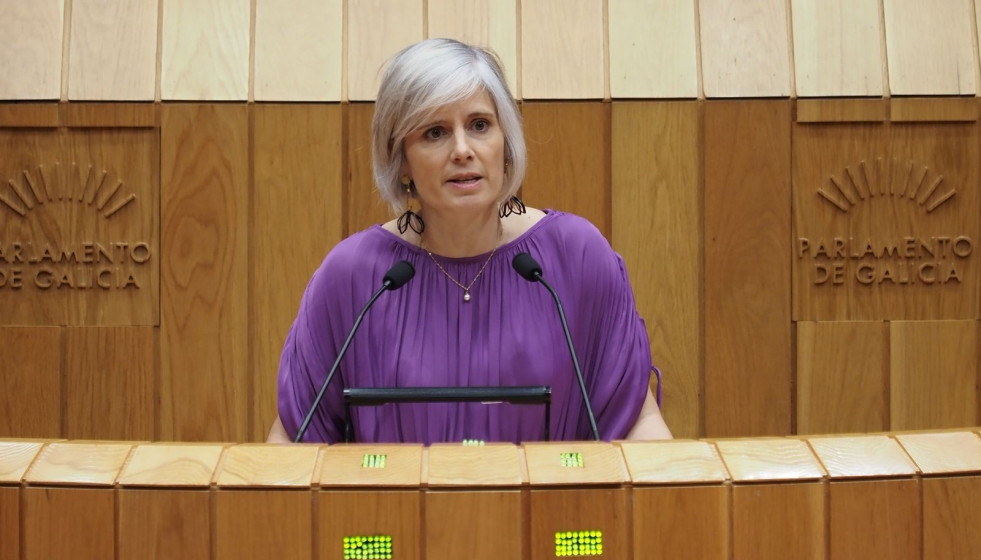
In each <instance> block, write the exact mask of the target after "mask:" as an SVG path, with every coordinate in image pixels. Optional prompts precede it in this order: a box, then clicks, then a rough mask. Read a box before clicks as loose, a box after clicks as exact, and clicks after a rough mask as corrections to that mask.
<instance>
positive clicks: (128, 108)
mask: <svg viewBox="0 0 981 560" xmlns="http://www.w3.org/2000/svg"><path fill="white" fill-rule="evenodd" d="M59 109H60V110H61V111H60V112H61V122H62V123H63V124H64V126H68V127H81V128H87V127H94V128H159V122H160V117H159V109H160V105H159V104H153V103H61V104H60V105H59Z"/></svg>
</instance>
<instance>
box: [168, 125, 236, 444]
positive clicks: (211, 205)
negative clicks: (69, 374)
mask: <svg viewBox="0 0 981 560" xmlns="http://www.w3.org/2000/svg"><path fill="white" fill-rule="evenodd" d="M161 121H162V130H161V166H162V179H161V195H160V198H161V202H160V205H161V210H160V213H161V222H162V229H161V239H162V241H161V245H162V246H164V247H169V249H167V250H166V251H165V253H164V254H163V255H162V257H161V260H162V261H163V262H162V263H161V265H160V269H161V298H160V299H161V305H160V308H161V315H162V316H161V326H160V373H159V375H160V394H159V399H160V400H159V409H158V410H159V415H160V416H159V420H158V421H159V432H160V433H159V436H160V437H159V439H163V440H170V441H175V440H176V441H201V440H209V441H244V440H246V439H247V438H248V436H249V432H248V416H247V414H248V413H247V410H248V408H247V407H248V406H249V401H248V398H249V391H248V385H249V375H248V346H247V344H248V333H249V323H248V301H247V297H248V290H247V283H248V276H249V273H248V243H247V239H248V237H247V235H248V234H247V228H248V215H249V194H248V159H249V155H248V128H249V127H248V118H247V114H246V107H245V106H244V105H221V106H219V105H165V106H164V107H163V112H162V115H161Z"/></svg>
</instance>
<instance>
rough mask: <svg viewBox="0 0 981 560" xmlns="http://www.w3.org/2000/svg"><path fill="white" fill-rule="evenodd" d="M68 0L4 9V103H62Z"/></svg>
mask: <svg viewBox="0 0 981 560" xmlns="http://www.w3.org/2000/svg"><path fill="white" fill-rule="evenodd" d="M64 30H65V0H33V1H31V2H16V1H15V2H4V5H3V7H2V8H0V37H3V44H4V45H3V47H0V100H5V99H55V100H57V99H61V72H62V70H61V69H62V45H63V40H64Z"/></svg>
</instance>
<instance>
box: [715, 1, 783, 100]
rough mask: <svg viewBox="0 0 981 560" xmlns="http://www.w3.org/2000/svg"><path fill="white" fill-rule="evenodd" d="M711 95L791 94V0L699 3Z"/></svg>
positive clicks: (758, 95)
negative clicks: (789, 23) (788, 6)
mask: <svg viewBox="0 0 981 560" xmlns="http://www.w3.org/2000/svg"><path fill="white" fill-rule="evenodd" d="M698 17H699V21H700V24H701V25H700V28H699V31H700V33H699V37H700V40H701V47H702V83H703V88H704V91H705V97H706V98H713V97H787V96H789V95H790V38H789V34H788V31H787V20H788V18H787V2H786V0H761V1H759V2H727V1H726V0H702V1H701V2H699V3H698Z"/></svg>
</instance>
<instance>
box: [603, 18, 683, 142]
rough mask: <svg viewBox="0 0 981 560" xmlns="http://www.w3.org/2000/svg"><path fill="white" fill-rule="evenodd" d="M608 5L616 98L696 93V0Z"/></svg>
mask: <svg viewBox="0 0 981 560" xmlns="http://www.w3.org/2000/svg"><path fill="white" fill-rule="evenodd" d="M608 9H609V18H610V24H609V33H610V47H609V49H610V95H611V96H612V97H613V98H614V99H616V98H629V97H633V98H647V99H651V98H653V99H664V98H695V97H698V61H697V60H696V56H697V54H698V48H697V46H696V44H695V23H696V21H695V2H692V1H691V0H611V1H610V2H609V7H608ZM614 153H616V151H615V150H614Z"/></svg>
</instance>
